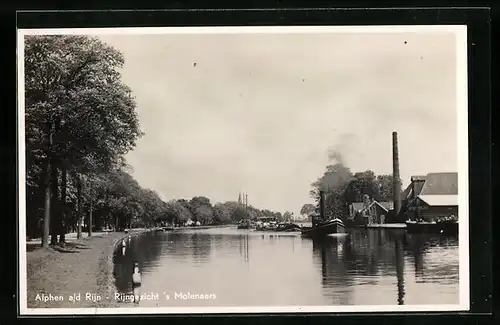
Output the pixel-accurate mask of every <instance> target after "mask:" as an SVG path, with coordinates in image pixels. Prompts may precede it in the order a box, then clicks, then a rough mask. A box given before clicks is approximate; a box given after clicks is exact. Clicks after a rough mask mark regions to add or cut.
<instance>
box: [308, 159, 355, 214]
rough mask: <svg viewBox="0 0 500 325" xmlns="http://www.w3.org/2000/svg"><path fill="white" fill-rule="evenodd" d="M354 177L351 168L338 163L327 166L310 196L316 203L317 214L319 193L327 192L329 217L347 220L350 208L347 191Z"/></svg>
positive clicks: (326, 201)
mask: <svg viewBox="0 0 500 325" xmlns="http://www.w3.org/2000/svg"><path fill="white" fill-rule="evenodd" d="M352 178H353V175H352V173H351V171H350V169H349V168H347V167H345V166H344V165H342V164H340V163H337V164H335V165H328V166H326V171H325V173H324V174H323V176H322V177H320V178H319V179H318V180H317V181H316V182H314V183H313V184H312V187H313V189H312V190H311V192H310V194H311V196H312V197H313V198H314V199H315V201H316V209H315V212H316V214H319V192H320V190H322V191H324V192H325V206H326V211H325V213H326V215H327V217H338V218H345V216H346V215H347V211H348V207H347V203H346V200H345V190H346V188H347V186H348V184H349V182H350V181H351V180H352Z"/></svg>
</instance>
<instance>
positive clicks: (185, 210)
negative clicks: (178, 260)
mask: <svg viewBox="0 0 500 325" xmlns="http://www.w3.org/2000/svg"><path fill="white" fill-rule="evenodd" d="M291 216H292V215H291V213H290V212H285V213H283V214H281V213H280V212H273V211H270V210H260V209H258V208H255V207H253V206H246V205H244V204H241V203H238V202H235V201H228V202H224V203H216V204H214V205H212V204H211V202H210V200H209V199H208V198H206V197H203V196H197V197H193V198H192V199H191V200H184V199H180V200H172V201H169V202H167V203H166V204H165V211H164V214H163V215H162V216H161V217H160V218H159V219H158V220H160V221H166V222H169V223H176V224H180V223H184V222H185V221H187V220H192V221H194V222H198V221H199V222H200V223H201V224H202V225H205V224H225V223H234V222H238V221H239V220H241V219H253V218H259V217H274V218H276V219H278V220H290V219H291Z"/></svg>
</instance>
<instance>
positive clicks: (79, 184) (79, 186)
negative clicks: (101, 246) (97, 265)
mask: <svg viewBox="0 0 500 325" xmlns="http://www.w3.org/2000/svg"><path fill="white" fill-rule="evenodd" d="M76 210H77V212H76V222H77V231H76V238H77V239H80V238H82V221H83V213H82V179H81V178H80V175H79V174H76Z"/></svg>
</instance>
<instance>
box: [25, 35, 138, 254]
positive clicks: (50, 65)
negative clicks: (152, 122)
mask: <svg viewBox="0 0 500 325" xmlns="http://www.w3.org/2000/svg"><path fill="white" fill-rule="evenodd" d="M123 63H124V58H123V55H122V54H121V53H120V52H118V51H117V50H115V49H114V48H112V47H110V46H108V45H107V44H105V43H103V42H101V41H100V40H99V39H97V38H91V37H87V36H62V35H54V36H43V35H36V36H27V37H26V38H25V43H24V73H25V75H24V81H25V98H24V106H25V145H26V193H27V224H28V225H29V226H33V224H34V223H35V225H37V226H39V227H41V228H42V229H43V231H42V234H43V236H42V244H43V246H45V247H46V246H48V238H49V234H50V235H51V243H52V244H55V243H57V241H58V236H59V242H61V243H64V242H65V233H66V232H67V229H68V227H70V226H71V225H72V224H73V223H75V222H76V223H77V224H78V227H77V228H78V230H79V231H78V235H79V236H80V233H81V226H82V219H83V216H84V213H83V211H84V206H85V205H89V211H92V210H93V205H96V206H97V207H99V204H100V202H99V201H94V200H92V198H93V197H94V195H95V193H96V192H97V191H99V190H100V185H101V184H100V183H101V180H102V178H106V177H107V174H108V173H110V172H112V171H119V170H121V169H123V168H124V166H125V163H124V161H125V159H124V156H125V154H127V153H128V152H129V151H130V150H132V149H133V148H134V146H135V142H136V140H137V139H138V138H139V137H140V136H141V135H142V132H141V131H140V129H139V119H138V116H137V113H136V110H135V108H136V103H135V100H134V98H133V97H132V95H131V91H130V89H129V88H128V87H127V86H126V85H125V84H124V83H123V82H122V81H121V75H120V71H119V69H120V68H121V67H122V65H123ZM117 204H119V203H117ZM72 210H76V213H71V211H72ZM41 215H43V220H40V216H41ZM89 224H90V225H91V224H92V214H91V213H90V215H89ZM32 228H33V227H28V229H32ZM35 228H37V227H35ZM91 230H92V226H90V228H89V231H91Z"/></svg>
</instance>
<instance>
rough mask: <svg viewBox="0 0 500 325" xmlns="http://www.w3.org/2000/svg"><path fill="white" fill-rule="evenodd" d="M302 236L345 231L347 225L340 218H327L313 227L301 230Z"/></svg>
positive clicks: (324, 234)
mask: <svg viewBox="0 0 500 325" xmlns="http://www.w3.org/2000/svg"><path fill="white" fill-rule="evenodd" d="M301 233H302V236H308V237H316V236H326V235H329V234H342V233H345V225H344V222H343V221H342V220H340V219H339V218H335V219H330V220H325V221H322V222H319V223H317V224H315V225H314V226H312V227H304V228H302V230H301Z"/></svg>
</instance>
